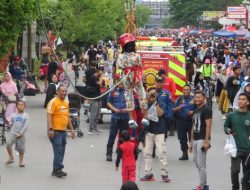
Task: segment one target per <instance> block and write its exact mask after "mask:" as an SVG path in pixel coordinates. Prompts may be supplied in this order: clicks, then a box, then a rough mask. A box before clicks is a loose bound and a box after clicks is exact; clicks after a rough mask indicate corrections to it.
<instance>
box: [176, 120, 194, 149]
mask: <svg viewBox="0 0 250 190" xmlns="http://www.w3.org/2000/svg"><path fill="white" fill-rule="evenodd" d="M192 125H193V124H192V120H183V119H178V120H177V122H176V126H177V130H178V139H179V141H180V145H181V151H182V152H183V153H185V152H187V150H188V140H190V137H191V130H192Z"/></svg>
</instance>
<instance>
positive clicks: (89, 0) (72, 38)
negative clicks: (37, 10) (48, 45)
mask: <svg viewBox="0 0 250 190" xmlns="http://www.w3.org/2000/svg"><path fill="white" fill-rule="evenodd" d="M44 1H46V0H44ZM47 2H48V0H47ZM42 10H43V14H44V17H45V19H46V27H47V29H48V30H52V31H53V33H55V34H58V33H60V35H61V36H62V38H63V40H64V41H65V40H66V41H68V42H70V43H78V44H79V43H86V42H88V43H96V42H97V41H98V40H100V39H114V38H115V37H116V35H118V34H121V33H122V32H123V31H124V27H125V16H124V1H123V0H117V1H114V0H60V1H53V2H50V5H47V4H44V5H43V7H42ZM40 23H41V22H40ZM40 28H41V27H40Z"/></svg>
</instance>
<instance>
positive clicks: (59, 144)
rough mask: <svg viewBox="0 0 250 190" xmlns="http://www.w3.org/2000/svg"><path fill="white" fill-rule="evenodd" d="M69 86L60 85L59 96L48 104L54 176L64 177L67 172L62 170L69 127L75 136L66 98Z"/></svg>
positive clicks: (49, 135)
mask: <svg viewBox="0 0 250 190" xmlns="http://www.w3.org/2000/svg"><path fill="white" fill-rule="evenodd" d="M66 95H67V88H66V87H65V86H59V87H58V88H57V96H56V97H55V98H53V99H52V100H51V101H50V102H49V104H48V106H47V123H48V137H49V139H50V142H51V143H52V146H53V152H54V161H53V171H52V174H51V175H52V176H56V177H59V178H61V177H64V176H67V173H66V172H64V171H62V169H63V168H64V166H63V158H64V153H65V147H66V143H67V142H66V137H67V127H69V128H70V130H71V136H72V138H74V137H75V132H74V128H73V126H72V123H71V120H70V117H69V103H68V102H67V101H66V100H65V97H66Z"/></svg>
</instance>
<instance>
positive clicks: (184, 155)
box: [179, 152, 188, 161]
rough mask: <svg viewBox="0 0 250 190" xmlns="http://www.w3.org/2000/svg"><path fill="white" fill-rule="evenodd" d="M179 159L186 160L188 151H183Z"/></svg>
mask: <svg viewBox="0 0 250 190" xmlns="http://www.w3.org/2000/svg"><path fill="white" fill-rule="evenodd" d="M179 160H181V161H182V160H188V153H187V152H184V153H183V154H182V156H181V157H180V158H179Z"/></svg>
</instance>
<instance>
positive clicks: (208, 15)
mask: <svg viewBox="0 0 250 190" xmlns="http://www.w3.org/2000/svg"><path fill="white" fill-rule="evenodd" d="M225 14H226V12H225V11H203V14H202V20H203V21H213V22H214V21H218V20H219V19H220V18H221V17H223V16H224V15H225Z"/></svg>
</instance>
